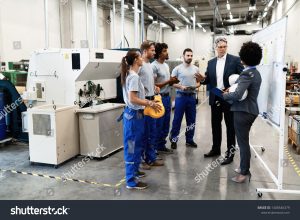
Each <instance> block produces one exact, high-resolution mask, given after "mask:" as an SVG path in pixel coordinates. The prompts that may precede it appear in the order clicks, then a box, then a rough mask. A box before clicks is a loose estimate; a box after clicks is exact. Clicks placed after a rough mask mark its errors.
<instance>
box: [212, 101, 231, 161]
mask: <svg viewBox="0 0 300 220" xmlns="http://www.w3.org/2000/svg"><path fill="white" fill-rule="evenodd" d="M230 107H231V105H230V104H229V103H227V102H226V101H224V100H222V99H220V98H218V97H216V98H215V102H214V104H213V105H211V127H212V136H213V146H212V150H213V151H214V152H216V153H220V152H221V143H222V120H223V115H224V119H225V124H226V134H227V152H226V153H227V156H229V157H233V156H234V151H235V132H234V124H233V112H231V111H230Z"/></svg>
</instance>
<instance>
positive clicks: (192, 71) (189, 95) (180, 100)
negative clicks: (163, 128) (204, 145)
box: [170, 48, 200, 149]
mask: <svg viewBox="0 0 300 220" xmlns="http://www.w3.org/2000/svg"><path fill="white" fill-rule="evenodd" d="M192 61H193V51H192V50H191V49H189V48H187V49H185V50H184V51H183V63H182V64H180V65H178V66H176V67H175V68H174V69H173V71H172V76H173V77H177V78H178V80H179V81H180V82H179V83H178V84H174V85H173V86H174V87H175V88H176V99H175V112H174V119H173V124H172V130H171V134H170V141H171V148H172V149H176V148H177V141H178V139H179V138H180V135H179V132H180V127H181V122H182V118H183V115H184V114H185V119H186V125H187V127H186V132H185V138H186V146H188V147H194V148H196V147H197V144H196V143H195V142H194V133H195V126H196V88H198V87H199V86H200V83H198V82H197V81H196V76H195V75H196V74H198V73H199V69H198V67H196V66H194V65H193V64H192Z"/></svg>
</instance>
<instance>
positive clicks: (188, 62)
mask: <svg viewBox="0 0 300 220" xmlns="http://www.w3.org/2000/svg"><path fill="white" fill-rule="evenodd" d="M184 62H186V63H187V64H191V62H192V59H190V60H185V61H184Z"/></svg>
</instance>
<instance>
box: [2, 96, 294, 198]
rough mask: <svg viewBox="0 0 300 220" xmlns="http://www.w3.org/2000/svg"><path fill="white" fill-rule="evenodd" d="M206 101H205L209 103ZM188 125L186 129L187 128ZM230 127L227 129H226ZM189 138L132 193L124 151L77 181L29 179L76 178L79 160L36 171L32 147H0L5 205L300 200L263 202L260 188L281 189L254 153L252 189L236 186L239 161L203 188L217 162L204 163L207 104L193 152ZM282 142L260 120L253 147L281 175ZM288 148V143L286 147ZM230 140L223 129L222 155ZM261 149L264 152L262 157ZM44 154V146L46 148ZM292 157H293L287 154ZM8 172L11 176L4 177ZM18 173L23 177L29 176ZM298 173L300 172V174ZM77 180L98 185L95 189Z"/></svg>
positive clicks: (290, 178) (93, 164)
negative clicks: (126, 177) (68, 175)
mask: <svg viewBox="0 0 300 220" xmlns="http://www.w3.org/2000/svg"><path fill="white" fill-rule="evenodd" d="M205 99H206V98H205V96H204V95H202V97H201V101H202V102H203V101H204V100H205ZM183 125H184V124H183ZM224 127H225V125H223V128H224ZM184 139H185V138H184V136H183V137H182V138H180V141H179V143H178V149H177V150H176V151H175V153H174V154H172V155H162V157H163V158H164V161H165V166H163V167H155V168H152V170H150V171H146V173H147V176H146V177H145V178H144V179H143V181H145V182H147V183H148V184H149V188H148V189H146V190H142V191H135V190H134V191H131V190H128V189H126V187H125V184H124V181H122V179H123V177H124V162H123V151H119V152H117V153H115V154H113V155H111V156H110V157H109V158H106V159H104V160H91V161H89V162H87V163H86V164H84V166H83V167H82V168H80V169H79V170H77V172H75V173H74V175H73V176H72V178H73V179H76V181H61V180H59V179H53V178H47V177H45V176H44V177H41V176H33V175H29V174H28V173H34V174H43V175H48V176H54V177H61V176H63V175H64V174H65V173H67V172H70V170H71V169H72V167H73V166H74V164H78V162H80V161H83V158H82V157H77V158H75V159H73V160H71V161H69V162H67V163H65V164H63V165H62V166H60V167H59V168H58V169H54V168H53V167H51V166H41V165H30V163H29V160H28V155H29V152H28V146H27V145H24V144H15V145H6V146H2V147H0V169H1V171H0V186H1V187H0V199H4V200H6V199H16V200H18V199H22V200H24V199H25V200H27V199H30V200H31V199H32V200H35V199H47V200H65V199H66V200H68V199H71V200H82V199H83V200H85V199H88V200H97V199H101V200H105V199H110V200H128V199H145V200H149V199H163V200H169V199H172V200H178V199H181V200H257V199H271V200H277V199H298V200H299V199H300V195H299V194H298V195H293V194H280V193H263V197H262V198H258V197H257V194H256V188H276V186H275V184H274V182H273V181H272V179H271V178H270V176H269V174H268V173H267V171H266V170H265V169H264V168H263V166H262V164H261V163H260V161H259V160H258V158H255V156H254V153H252V158H251V172H252V179H251V182H250V183H245V184H237V183H234V182H232V181H231V178H232V177H233V176H234V175H235V173H234V171H233V170H234V169H235V168H237V167H238V165H239V156H238V155H237V156H236V157H235V158H234V162H233V163H232V164H230V165H226V166H217V167H215V168H213V169H211V170H210V171H209V172H206V178H203V179H202V180H201V181H200V182H199V183H197V182H196V181H195V177H196V175H197V174H200V173H201V172H202V171H205V170H206V167H207V166H208V165H209V164H210V163H212V162H213V161H214V160H216V158H213V159H211V158H204V157H203V154H204V153H206V152H208V151H209V150H210V147H211V126H210V107H209V105H208V103H207V102H204V103H202V104H201V105H199V106H198V107H197V125H196V132H195V142H196V143H197V144H198V148H196V149H193V148H187V147H186V146H185V140H184ZM278 142H279V136H278V134H277V132H276V130H275V129H274V128H272V126H271V125H269V124H267V123H266V122H264V121H263V120H262V119H260V118H258V119H257V120H256V122H255V124H254V126H253V128H252V131H251V143H252V145H253V146H256V149H257V152H258V153H259V154H260V155H262V158H263V159H264V161H265V162H266V163H267V164H268V166H269V167H270V168H271V170H272V171H273V172H274V173H275V174H276V175H277V166H278V165H277V164H278ZM286 142H287V141H286ZM225 143H226V135H225V129H223V144H222V153H224V152H225V150H226V146H225ZM259 146H264V148H265V151H264V152H262V151H261V148H260V147H259ZM41 148H42V146H41ZM287 152H289V153H290V154H289V156H288V154H287ZM287 152H284V158H285V159H284V160H283V161H282V164H283V166H284V176H283V182H284V185H283V188H284V189H294V190H300V171H299V167H300V155H296V154H295V152H294V150H293V149H292V148H291V146H288V147H287ZM3 170H7V171H3ZM12 171H22V172H25V173H23V174H20V173H13V172H12ZM297 171H299V172H298V173H297ZM77 180H86V181H90V182H95V183H97V184H93V183H92V184H91V183H86V182H80V181H77Z"/></svg>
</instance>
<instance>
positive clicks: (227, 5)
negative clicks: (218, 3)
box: [226, 1, 230, 11]
mask: <svg viewBox="0 0 300 220" xmlns="http://www.w3.org/2000/svg"><path fill="white" fill-rule="evenodd" d="M226 8H227V10H228V11H229V10H230V4H229V2H228V1H227V4H226Z"/></svg>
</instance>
